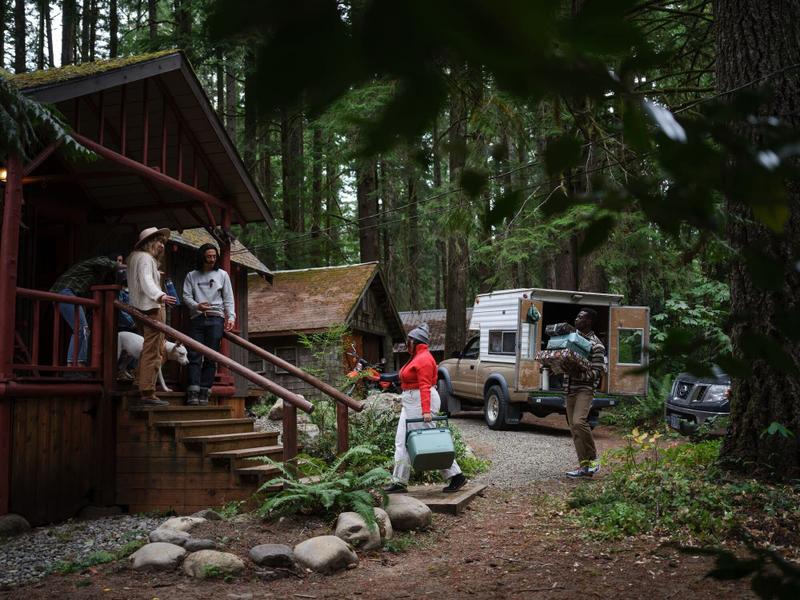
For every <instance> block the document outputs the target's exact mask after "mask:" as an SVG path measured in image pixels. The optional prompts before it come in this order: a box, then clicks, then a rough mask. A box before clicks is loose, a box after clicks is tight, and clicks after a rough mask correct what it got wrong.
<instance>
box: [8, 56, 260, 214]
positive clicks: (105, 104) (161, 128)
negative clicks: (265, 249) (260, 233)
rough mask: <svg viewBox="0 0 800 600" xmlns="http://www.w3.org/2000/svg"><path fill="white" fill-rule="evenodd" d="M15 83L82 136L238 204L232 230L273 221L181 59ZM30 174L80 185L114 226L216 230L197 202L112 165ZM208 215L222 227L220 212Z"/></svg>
mask: <svg viewBox="0 0 800 600" xmlns="http://www.w3.org/2000/svg"><path fill="white" fill-rule="evenodd" d="M90 66H91V68H89V67H90ZM82 67H86V68H85V69H82ZM62 71H65V72H62ZM15 82H16V83H17V85H19V87H21V88H22V89H23V90H24V92H25V93H26V94H28V95H29V96H31V97H33V98H35V99H36V100H39V101H42V102H48V103H53V104H55V106H56V108H57V109H58V110H59V111H60V112H61V114H62V115H63V116H64V118H65V120H66V121H67V122H68V123H69V124H70V126H71V127H72V128H73V129H74V130H75V131H76V132H77V133H79V134H81V135H83V136H85V137H87V138H89V139H91V140H93V141H95V142H98V143H101V144H102V145H103V146H104V147H106V148H108V149H109V150H111V151H113V152H115V153H118V154H121V155H124V156H126V157H127V158H128V159H131V160H133V161H136V162H139V163H144V164H145V165H146V166H147V167H149V168H150V169H152V170H154V171H157V172H159V173H163V174H166V175H168V176H169V177H170V178H172V179H175V180H180V181H182V182H183V183H184V184H187V185H190V186H193V187H196V188H197V189H199V190H202V191H204V192H207V193H209V194H211V195H212V196H215V197H216V198H219V199H220V200H222V201H224V202H226V203H228V204H230V205H232V206H233V207H234V213H233V221H234V222H237V221H243V222H257V221H267V222H271V220H272V215H271V212H270V209H269V207H268V205H267V204H266V202H265V201H264V199H263V198H262V197H261V195H260V193H259V192H258V190H257V188H256V186H255V184H254V182H253V180H252V178H251V177H250V174H249V173H248V172H247V170H246V169H245V166H244V164H243V162H242V160H241V158H240V156H239V154H238V152H237V151H236V149H235V147H234V145H233V143H232V142H231V140H230V138H229V137H228V135H227V133H226V132H225V129H224V128H223V126H222V124H221V123H220V121H219V119H218V117H217V115H216V113H215V112H214V110H213V108H212V106H211V104H210V102H209V100H208V97H207V96H206V95H205V93H204V91H203V89H202V87H201V85H200V83H199V81H198V80H197V77H196V75H195V74H194V71H193V70H192V68H191V66H190V65H189V64H188V62H187V61H186V59H185V57H184V56H183V54H182V53H180V52H171V53H166V54H164V53H162V54H156V55H148V56H144V57H142V58H141V60H139V61H136V60H135V57H134V58H128V59H120V60H117V61H100V62H98V63H90V65H80V66H77V67H68V68H65V69H52V70H50V71H43V72H40V73H38V74H37V73H31V74H25V75H21V76H17V78H15ZM145 106H146V108H145ZM123 117H124V118H123ZM123 122H124V123H125V126H124V127H123V126H122V123H123ZM145 123H146V124H147V125H146V126H145ZM179 130H180V137H179V135H178V134H179ZM145 132H147V133H146V135H147V144H146V146H145ZM123 136H124V145H123ZM179 140H180V141H179ZM145 147H146V159H145ZM29 175H30V177H29V178H28V180H26V184H28V185H36V184H37V183H39V182H41V183H45V182H48V181H55V182H59V181H66V182H72V183H76V184H78V185H79V186H80V189H81V190H82V191H83V193H84V194H85V195H86V196H87V199H88V201H89V203H90V205H91V206H92V208H93V210H94V211H96V212H98V211H99V212H100V213H101V214H102V215H103V216H104V217H106V220H108V221H109V222H118V223H125V224H132V225H135V226H137V227H146V226H151V225H158V226H165V227H170V228H171V229H187V228H190V227H197V226H200V225H206V224H208V222H209V219H208V216H207V213H206V211H205V209H204V207H203V203H202V202H200V201H198V200H197V199H196V198H193V197H191V196H190V195H188V194H187V193H185V192H182V191H180V190H176V189H174V188H172V187H169V186H168V185H165V184H164V183H162V182H159V181H153V180H150V179H148V178H147V177H144V176H143V175H142V174H140V173H136V172H135V171H133V170H131V169H130V168H126V167H124V166H121V165H119V164H117V163H116V162H114V161H112V160H109V159H108V158H99V159H98V160H96V161H93V162H89V163H86V162H71V163H70V162H66V161H65V160H64V159H63V158H61V157H60V156H59V157H58V158H57V159H50V160H47V161H44V162H43V163H42V164H41V165H39V166H38V167H37V168H36V169H35V170H34V171H33V172H32V173H30V174H29ZM210 209H211V211H212V214H213V216H214V218H215V219H216V220H218V221H217V222H218V223H219V222H221V213H220V209H219V208H217V207H214V206H211V205H210Z"/></svg>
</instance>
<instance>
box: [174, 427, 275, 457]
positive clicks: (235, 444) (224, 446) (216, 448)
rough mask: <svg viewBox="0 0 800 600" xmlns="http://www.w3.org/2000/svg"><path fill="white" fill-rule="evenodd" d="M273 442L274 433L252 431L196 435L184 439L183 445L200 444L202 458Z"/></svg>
mask: <svg viewBox="0 0 800 600" xmlns="http://www.w3.org/2000/svg"><path fill="white" fill-rule="evenodd" d="M274 440H275V433H274V432H260V431H253V432H250V433H224V434H221V435H198V436H191V437H185V438H183V439H182V441H183V443H184V444H202V446H203V456H208V455H209V454H211V453H213V452H220V451H222V450H236V449H243V448H254V447H256V446H263V445H265V444H269V443H270V441H274Z"/></svg>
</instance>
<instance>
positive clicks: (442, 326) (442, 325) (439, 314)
mask: <svg viewBox="0 0 800 600" xmlns="http://www.w3.org/2000/svg"><path fill="white" fill-rule="evenodd" d="M471 318H472V308H468V309H467V325H469V321H470V319H471ZM400 319H401V320H402V321H403V328H404V329H405V332H406V333H408V332H409V331H411V330H412V329H414V328H415V327H419V326H420V325H422V324H423V323H427V324H428V330H429V331H430V343H429V344H428V349H429V350H430V351H431V352H438V351H444V335H445V330H446V329H447V309H445V308H432V309H428V310H408V311H403V312H401V313H400ZM393 350H394V352H405V351H406V345H405V342H403V343H400V344H395V345H394V349H393Z"/></svg>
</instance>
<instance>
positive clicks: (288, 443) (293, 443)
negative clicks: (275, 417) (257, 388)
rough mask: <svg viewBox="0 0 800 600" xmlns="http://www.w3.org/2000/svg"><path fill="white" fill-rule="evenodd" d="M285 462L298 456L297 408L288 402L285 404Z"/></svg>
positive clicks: (282, 439) (283, 442) (283, 439)
mask: <svg viewBox="0 0 800 600" xmlns="http://www.w3.org/2000/svg"><path fill="white" fill-rule="evenodd" d="M281 444H283V462H288V461H290V460H292V459H293V458H294V457H295V456H297V408H295V407H294V405H292V404H289V403H288V402H284V403H283V436H282V437H281Z"/></svg>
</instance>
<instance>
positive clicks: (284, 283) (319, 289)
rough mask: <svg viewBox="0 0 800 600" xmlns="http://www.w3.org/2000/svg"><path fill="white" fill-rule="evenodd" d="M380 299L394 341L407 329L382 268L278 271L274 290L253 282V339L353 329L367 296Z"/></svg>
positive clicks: (250, 328) (250, 285)
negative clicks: (371, 294) (338, 327)
mask: <svg viewBox="0 0 800 600" xmlns="http://www.w3.org/2000/svg"><path fill="white" fill-rule="evenodd" d="M369 289H372V290H374V292H375V294H376V295H377V296H378V300H379V303H380V306H381V308H382V309H383V312H384V318H385V320H386V322H387V323H388V325H389V329H390V331H389V333H390V334H391V336H392V339H393V340H401V339H403V335H404V334H403V325H402V322H401V321H400V317H399V315H398V313H397V310H396V309H395V307H394V303H393V301H392V299H391V297H390V295H389V292H388V290H387V287H386V284H385V282H384V280H383V275H382V274H381V270H380V266H379V264H378V263H377V262H368V263H361V264H357V265H342V266H335V267H320V268H314V269H298V270H291V271H275V272H274V273H273V281H272V285H270V284H268V283H267V282H265V281H263V280H259V279H255V278H252V277H251V278H249V280H248V329H247V331H248V335H250V336H251V337H254V336H267V335H270V336H274V335H290V334H295V333H307V332H312V331H322V330H325V329H329V328H331V327H334V326H336V325H341V324H346V325H349V324H350V322H351V320H352V318H353V316H354V315H355V313H356V310H357V309H358V306H359V303H360V301H361V298H363V296H364V294H366V293H367V290H369Z"/></svg>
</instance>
